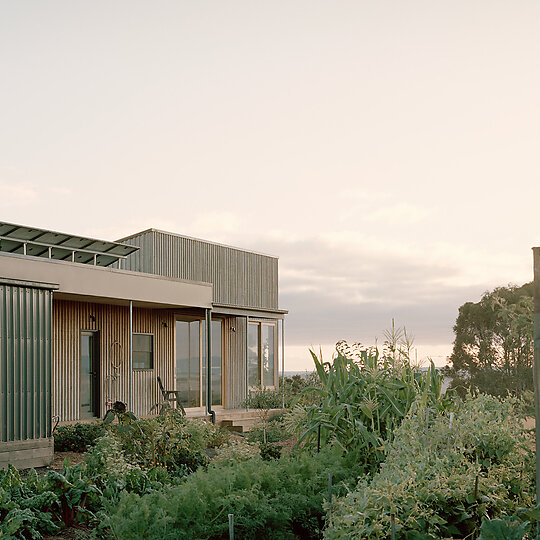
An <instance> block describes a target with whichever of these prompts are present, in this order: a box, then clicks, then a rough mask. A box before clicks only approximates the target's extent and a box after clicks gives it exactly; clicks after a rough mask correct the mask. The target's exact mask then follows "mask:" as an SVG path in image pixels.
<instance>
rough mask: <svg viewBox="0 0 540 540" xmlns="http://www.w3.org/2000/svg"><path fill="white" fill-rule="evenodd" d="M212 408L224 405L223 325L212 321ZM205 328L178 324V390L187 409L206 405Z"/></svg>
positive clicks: (196, 323)
mask: <svg viewBox="0 0 540 540" xmlns="http://www.w3.org/2000/svg"><path fill="white" fill-rule="evenodd" d="M211 331H212V357H211V366H212V370H211V377H212V405H221V404H222V364H223V338H222V335H223V323H222V321H221V320H214V321H212V330H211ZM206 384H207V379H206V325H205V322H204V321H201V320H194V321H180V320H177V321H176V389H177V390H178V391H179V392H180V398H181V400H182V405H183V406H184V407H201V406H204V405H206Z"/></svg>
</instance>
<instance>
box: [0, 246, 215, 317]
mask: <svg viewBox="0 0 540 540" xmlns="http://www.w3.org/2000/svg"><path fill="white" fill-rule="evenodd" d="M7 280H10V281H14V280H16V281H17V282H19V283H20V282H23V281H24V282H27V283H28V282H34V283H36V282H38V283H47V284H54V287H51V288H54V289H55V293H54V295H55V297H57V298H59V299H62V298H65V299H71V300H81V301H86V302H107V303H116V304H120V305H127V304H128V303H129V301H130V300H131V301H133V305H135V306H137V307H140V306H146V307H155V308H177V307H198V308H211V307H212V284H211V283H204V282H198V281H187V280H182V279H176V278H169V277H162V276H156V275H154V274H145V273H142V272H131V271H129V270H118V269H115V268H103V267H98V266H93V265H88V264H87V265H81V264H74V263H71V262H61V261H55V260H51V259H45V258H43V257H32V256H24V255H17V254H14V253H1V252H0V282H1V281H7Z"/></svg>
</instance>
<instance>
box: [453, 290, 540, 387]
mask: <svg viewBox="0 0 540 540" xmlns="http://www.w3.org/2000/svg"><path fill="white" fill-rule="evenodd" d="M532 296H533V286H532V283H527V284H525V285H523V286H521V287H515V286H508V287H498V288H496V289H494V290H493V291H491V292H486V293H485V294H484V295H483V296H482V298H481V300H480V301H479V302H476V303H473V302H467V303H465V304H463V305H462V306H461V307H460V308H459V314H458V317H457V319H456V324H455V325H454V333H455V336H456V337H455V340H454V348H453V351H452V355H451V356H450V364H451V366H450V368H449V369H448V375H450V376H451V377H452V378H453V381H452V387H455V388H458V389H459V390H460V391H461V393H462V394H463V393H464V392H465V391H466V390H473V389H478V390H479V391H481V392H487V393H489V394H493V395H499V396H503V395H505V394H506V393H508V392H511V393H512V394H517V395H520V394H521V393H522V392H523V391H524V390H532V364H533V356H534V351H533V299H532Z"/></svg>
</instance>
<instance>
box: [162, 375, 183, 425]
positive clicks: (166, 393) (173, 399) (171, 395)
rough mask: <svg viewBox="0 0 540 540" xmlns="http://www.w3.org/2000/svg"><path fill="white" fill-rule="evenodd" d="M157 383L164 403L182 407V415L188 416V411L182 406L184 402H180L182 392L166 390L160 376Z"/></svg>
mask: <svg viewBox="0 0 540 540" xmlns="http://www.w3.org/2000/svg"><path fill="white" fill-rule="evenodd" d="M157 382H158V385H159V389H160V390H161V396H162V398H163V401H164V402H167V403H176V406H177V407H180V409H181V410H182V415H183V416H186V411H185V409H184V407H183V405H182V402H181V401H180V392H179V391H178V390H165V388H164V386H163V383H162V382H161V378H160V377H159V376H158V377H157Z"/></svg>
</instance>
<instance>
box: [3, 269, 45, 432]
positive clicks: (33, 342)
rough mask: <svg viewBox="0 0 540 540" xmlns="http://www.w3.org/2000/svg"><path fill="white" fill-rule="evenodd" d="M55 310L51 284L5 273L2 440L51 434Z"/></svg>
mask: <svg viewBox="0 0 540 540" xmlns="http://www.w3.org/2000/svg"><path fill="white" fill-rule="evenodd" d="M33 285H34V284H33ZM51 314H52V292H51V290H48V289H47V288H41V287H40V286H39V285H37V286H25V285H17V284H10V283H9V282H5V281H3V280H1V278H0V442H9V441H23V440H27V439H40V438H46V437H50V436H51V348H52V338H51Z"/></svg>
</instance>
